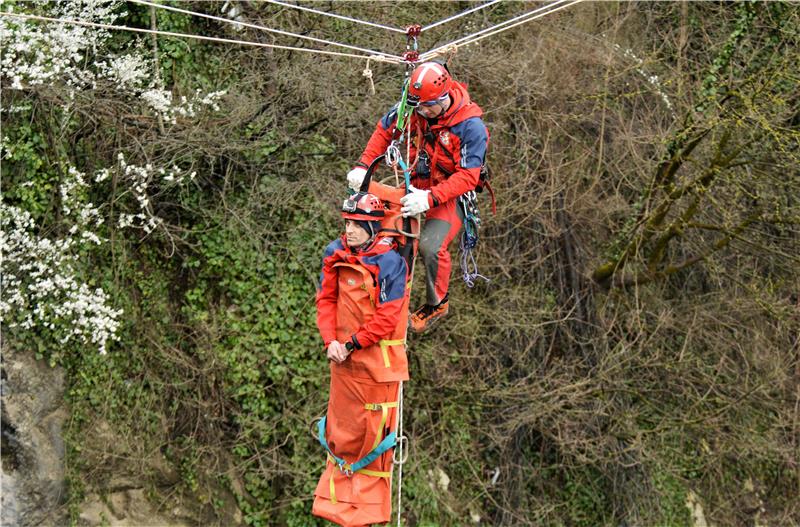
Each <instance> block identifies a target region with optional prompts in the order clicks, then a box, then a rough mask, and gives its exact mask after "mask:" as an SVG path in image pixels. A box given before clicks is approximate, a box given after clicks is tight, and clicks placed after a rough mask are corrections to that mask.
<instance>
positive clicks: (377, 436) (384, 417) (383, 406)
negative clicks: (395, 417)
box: [364, 401, 397, 450]
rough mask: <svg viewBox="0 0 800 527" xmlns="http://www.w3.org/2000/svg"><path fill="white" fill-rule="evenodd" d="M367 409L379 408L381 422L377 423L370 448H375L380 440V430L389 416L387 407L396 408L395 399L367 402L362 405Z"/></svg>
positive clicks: (381, 430)
mask: <svg viewBox="0 0 800 527" xmlns="http://www.w3.org/2000/svg"><path fill="white" fill-rule="evenodd" d="M364 408H366V409H367V410H381V424H380V425H378V432H377V433H376V434H375V444H373V445H372V450H375V448H377V446H378V445H379V444H380V442H381V432H383V427H384V425H386V421H387V419H388V418H389V408H397V401H394V402H391V403H367V404H365V405H364Z"/></svg>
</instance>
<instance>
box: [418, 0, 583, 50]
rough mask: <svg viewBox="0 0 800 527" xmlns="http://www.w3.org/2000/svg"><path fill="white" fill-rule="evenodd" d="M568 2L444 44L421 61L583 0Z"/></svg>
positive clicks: (548, 5) (541, 9)
mask: <svg viewBox="0 0 800 527" xmlns="http://www.w3.org/2000/svg"><path fill="white" fill-rule="evenodd" d="M567 1H568V0H556V1H555V2H552V3H549V4H546V5H544V6H542V7H538V8H536V9H533V10H532V11H528V12H527V13H523V14H522V15H519V16H516V17H514V18H511V19H509V20H506V21H505V22H501V23H499V24H495V25H494V26H491V27H488V28H486V29H482V30H480V31H477V32H475V33H473V34H471V35H467V36H465V37H461V38H459V39H456V40H454V41H453V42H450V43H448V44H444V45H442V46H439V47H437V48H435V49H432V50H431V51H428V52H426V53H423V54H422V56H421V57H420V61H423V62H424V61H427V60H430V59H432V58H433V57H435V56H437V55H441V54H442V53H444V52H450V51H452V50H453V49H456V48H458V47H461V46H465V45H467V44H472V43H474V42H477V41H479V40H481V39H483V38H486V37H488V36H491V35H496V34H497V33H501V32H503V31H505V30H507V29H511V28H512V27H516V26H518V25H520V24H524V23H525V22H530V21H531V20H536V19H538V18H542V17H544V16H547V15H549V14H551V13H555V12H556V11H560V10H561V9H564V8H566V7H570V6H572V5H574V4H577V3H579V2H581V1H582V0H572V1H571V2H569V3H567V4H564V2H567ZM559 4H562V5H559ZM554 6H558V7H556V8H555V9H552V8H553V7H554ZM542 11H544V13H542ZM514 22H516V23H514ZM504 26H505V27H504Z"/></svg>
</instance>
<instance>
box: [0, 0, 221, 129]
mask: <svg viewBox="0 0 800 527" xmlns="http://www.w3.org/2000/svg"><path fill="white" fill-rule="evenodd" d="M5 7H6V9H7V10H8V11H10V12H14V5H13V4H11V5H8V6H5ZM41 9H43V10H45V11H46V12H45V14H46V15H48V16H50V17H54V18H61V19H64V20H81V21H85V22H93V23H102V24H113V23H114V22H115V20H116V19H117V18H119V17H121V16H124V15H125V14H126V13H124V12H123V11H122V10H121V2H117V1H108V0H90V1H84V2H70V1H59V2H55V3H52V4H43V5H42V6H41ZM109 37H110V33H109V31H108V30H105V29H98V28H89V27H82V26H76V25H70V24H58V25H57V24H55V23H43V22H38V21H27V20H24V19H14V18H10V17H2V18H0V41H2V42H3V47H2V57H0V67H1V69H2V75H3V76H4V77H6V78H7V79H8V81H10V88H11V89H14V90H26V89H31V88H36V87H39V86H43V85H56V84H63V86H64V87H66V88H67V95H68V96H69V98H70V99H71V98H74V96H75V93H76V91H77V90H82V89H89V88H97V87H98V85H99V83H105V84H107V85H108V86H109V87H111V88H113V89H115V90H116V91H119V92H120V94H121V95H123V96H133V97H135V98H137V99H138V100H139V101H140V102H142V103H144V105H145V107H147V108H148V109H149V110H150V111H152V112H154V113H156V114H158V115H160V116H161V117H163V118H164V119H165V120H166V121H167V122H169V123H172V124H175V123H176V122H177V118H178V117H179V116H180V117H195V116H196V115H197V108H198V107H200V106H207V107H210V108H212V109H213V110H219V106H218V104H217V103H218V101H219V99H220V97H222V96H223V95H225V93H226V92H225V91H215V92H211V93H208V94H202V93H201V92H200V90H196V91H195V92H194V93H193V94H192V96H191V97H187V96H180V97H178V98H175V97H174V96H173V94H172V92H171V91H169V90H165V89H164V88H163V87H162V86H158V85H157V84H158V82H157V80H156V79H157V76H156V75H155V67H156V66H155V65H154V64H153V61H152V59H150V58H149V57H147V56H146V55H145V54H144V51H143V49H142V46H132V48H133V49H132V51H130V52H129V53H124V54H120V55H109V56H104V51H105V45H106V43H107V41H108V39H109ZM87 58H88V59H91V60H87Z"/></svg>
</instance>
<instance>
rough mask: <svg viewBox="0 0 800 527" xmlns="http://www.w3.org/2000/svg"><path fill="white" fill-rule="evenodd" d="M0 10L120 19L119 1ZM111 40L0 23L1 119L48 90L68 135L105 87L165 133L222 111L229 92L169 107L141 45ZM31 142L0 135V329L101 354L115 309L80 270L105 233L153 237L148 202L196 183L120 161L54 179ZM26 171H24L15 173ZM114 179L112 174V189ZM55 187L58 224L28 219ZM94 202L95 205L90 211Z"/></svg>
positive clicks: (7, 20) (64, 28) (71, 169)
mask: <svg viewBox="0 0 800 527" xmlns="http://www.w3.org/2000/svg"><path fill="white" fill-rule="evenodd" d="M3 9H4V10H5V11H10V12H14V11H17V12H22V11H23V10H24V11H25V12H26V13H31V12H33V13H36V14H43V15H46V16H50V17H55V18H62V19H65V20H82V21H88V22H95V23H103V24H113V23H115V21H116V20H117V19H118V18H120V17H122V16H125V15H126V13H125V12H124V11H123V9H122V3H121V2H118V1H105V0H93V1H82V2H71V1H59V2H52V3H47V4H28V5H25V6H23V5H19V4H13V3H11V4H7V5H4V6H3ZM110 37H111V34H110V33H109V31H107V30H104V29H96V28H87V27H81V26H76V25H70V24H56V23H49V22H48V23H45V22H38V21H28V20H24V19H15V18H11V17H2V18H0V41H2V42H3V46H2V56H0V69H2V77H3V84H4V85H5V86H8V87H10V97H9V98H7V99H6V100H9V99H10V100H11V101H12V104H9V103H5V104H6V105H8V106H7V107H4V108H2V109H0V110H2V112H1V113H0V115H2V116H3V117H5V116H8V117H12V116H14V117H16V114H19V113H25V112H27V111H29V110H30V109H31V105H30V104H26V103H27V101H26V100H25V99H26V98H29V97H31V96H35V94H36V93H37V92H38V90H40V89H43V88H47V89H48V92H49V93H52V94H55V95H56V97H57V98H58V99H60V100H61V101H65V102H64V104H63V109H64V110H65V111H63V112H62V115H63V118H62V121H63V122H62V124H61V126H62V127H67V126H68V125H69V123H68V120H69V115H70V113H71V112H70V111H69V109H70V106H71V104H72V102H73V101H74V100H75V96H76V94H78V93H81V94H91V92H92V91H93V90H97V89H100V88H101V87H102V89H103V90H104V92H105V93H110V94H111V97H113V98H114V99H115V100H117V101H120V102H124V103H125V104H126V105H129V106H134V107H135V106H143V107H144V108H145V111H148V110H149V111H150V112H152V113H153V114H155V115H157V116H160V117H162V118H163V119H164V120H165V121H166V122H168V123H171V124H175V123H176V122H177V119H178V118H193V117H196V116H197V114H198V110H199V109H200V108H202V107H207V108H212V109H214V110H218V109H219V106H218V101H219V99H220V97H222V95H224V93H225V92H223V91H216V92H211V93H208V94H203V93H201V92H200V90H197V91H195V92H194V93H193V94H192V95H191V96H189V97H186V96H180V97H175V96H173V93H172V92H171V91H169V90H165V89H164V88H163V87H162V86H160V85H159V82H158V80H157V79H158V76H157V75H156V74H155V68H156V67H157V66H156V65H155V64H154V62H153V60H152V58H150V57H149V56H148V55H147V54H146V52H145V48H144V46H143V45H141V41H135V42H133V43H132V44H131V45H129V46H126V47H124V49H123V51H111V50H110V47H109V46H108V44H109V42H110ZM20 102H22V104H20ZM14 103H16V104H14ZM134 111H136V110H135V109H134ZM137 113H138V112H137ZM12 135H13V134H12ZM20 137H22V136H20ZM32 137H33V135H31V134H28V136H27V138H21V139H19V140H17V139H15V140H12V139H9V138H8V137H3V138H2V142H0V146H2V158H3V159H4V160H6V161H7V162H8V163H9V165H8V166H10V167H11V171H12V173H13V171H14V170H16V174H15V175H14V176H12V177H11V178H8V179H6V181H9V179H10V181H11V187H12V189H11V192H7V194H6V197H4V201H3V204H2V208H0V221H1V222H2V235H1V236H2V237H0V251H1V252H2V256H0V266H2V299H1V300H0V322H2V324H3V326H4V328H8V329H9V330H13V331H15V332H16V333H18V334H20V336H22V337H24V335H23V334H22V333H20V332H28V333H26V334H27V335H35V336H36V337H37V338H39V339H41V338H44V339H45V340H46V341H47V342H48V343H58V344H67V343H69V342H71V341H78V342H81V343H84V344H91V345H93V346H96V347H97V349H98V350H99V351H100V353H103V354H104V353H105V352H106V351H107V349H108V344H109V342H111V341H113V340H115V339H117V338H118V337H117V332H118V329H119V327H120V317H121V315H122V310H120V309H115V308H114V306H113V302H112V299H111V298H110V297H109V295H108V293H107V292H105V291H103V290H102V289H101V288H98V287H96V286H95V285H91V284H92V283H93V281H92V280H87V279H86V277H85V276H84V274H85V273H82V271H81V270H82V269H83V268H85V267H86V265H85V263H84V262H83V261H82V260H83V258H84V257H85V256H86V255H88V254H89V251H91V250H93V249H96V248H97V247H98V246H101V245H102V244H103V243H104V241H105V240H104V239H103V231H102V229H105V231H108V230H109V229H128V228H134V229H141V230H142V231H143V232H144V233H145V234H150V233H151V232H153V230H154V229H156V228H157V227H158V226H159V225H160V224H161V222H162V220H161V219H160V218H158V217H157V215H156V214H155V213H154V210H153V206H152V203H151V198H152V193H153V192H160V191H163V190H165V189H168V188H172V187H175V186H179V185H181V184H183V183H184V182H186V181H191V180H193V179H194V177H195V173H194V172H192V173H191V174H185V173H183V172H182V171H181V170H180V169H179V168H178V167H177V166H175V165H174V164H173V165H172V168H165V167H158V166H153V164H149V163H148V164H145V165H144V166H138V165H136V164H132V163H128V162H127V161H126V159H125V156H124V155H123V154H122V153H121V152H120V153H119V154H118V155H117V165H116V166H115V167H111V168H104V169H101V170H97V171H95V172H94V174H93V175H89V176H87V175H86V174H85V173H84V172H82V171H81V170H80V169H79V168H77V167H76V166H74V164H73V163H72V162H71V161H69V160H67V159H62V160H61V161H60V163H59V165H60V166H62V167H63V168H61V169H58V167H57V166H51V165H49V164H46V159H47V157H48V156H47V155H45V154H43V153H42V152H43V149H44V148H46V147H47V145H46V143H45V142H44V141H41V140H40V139H39V138H38V137H36V138H33V139H32ZM20 141H22V142H20ZM59 155H63V154H59ZM26 161H29V162H30V163H28V164H20V163H21V162H23V163H24V162H26ZM36 167H49V168H48V169H47V170H48V175H47V176H46V178H47V180H46V181H45V180H44V179H42V178H41V177H39V176H37V175H36V173H35V171H36V170H39V169H38V168H36ZM54 170H55V171H54ZM4 172H8V171H6V170H4ZM112 175H116V178H114V179H113V185H112V184H111V183H112ZM37 177H39V179H37ZM7 184H8V183H7ZM15 184H16V186H17V188H14V186H15ZM56 185H57V191H58V193H57V197H58V198H59V203H58V205H59V212H60V213H59V214H57V215H56V217H55V218H52V217H51V218H45V217H43V216H41V215H40V214H41V212H42V211H41V206H40V205H39V206H38V207H37V209H36V210H34V209H33V208H31V209H30V210H26V209H27V208H28V207H29V206H30V205H31V204H41V203H42V202H43V201H44V203H47V201H51V200H52V198H53V197H56V196H53V195H52V193H51V192H49V191H48V190H47V189H48V188H51V187H53V186H56ZM26 187H27V188H26ZM112 187H113V189H114V190H113V191H112ZM29 196H35V199H34V198H31V199H28V197H29ZM90 196H94V197H95V198H96V199H97V200H98V201H99V202H100V203H99V204H95V203H93V202H92V201H91V200H90ZM111 199H113V201H114V207H113V208H112V207H111V206H110V201H111ZM50 210H54V209H52V208H51V209H50ZM112 211H113V215H112ZM104 219H105V221H108V225H104ZM45 231H46V234H43V233H45Z"/></svg>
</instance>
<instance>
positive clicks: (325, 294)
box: [317, 251, 339, 347]
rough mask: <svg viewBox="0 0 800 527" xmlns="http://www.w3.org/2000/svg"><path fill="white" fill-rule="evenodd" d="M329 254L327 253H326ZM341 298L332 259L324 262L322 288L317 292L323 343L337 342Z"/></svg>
mask: <svg viewBox="0 0 800 527" xmlns="http://www.w3.org/2000/svg"><path fill="white" fill-rule="evenodd" d="M326 253H327V251H326ZM338 296H339V283H338V282H337V275H336V270H335V269H334V268H333V262H332V261H331V258H329V257H326V258H325V259H323V261H322V273H320V288H319V290H318V291H317V328H318V329H319V335H320V337H322V342H324V343H325V346H326V347H327V346H328V344H330V343H331V342H333V341H334V340H336V299H337V298H338Z"/></svg>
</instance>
